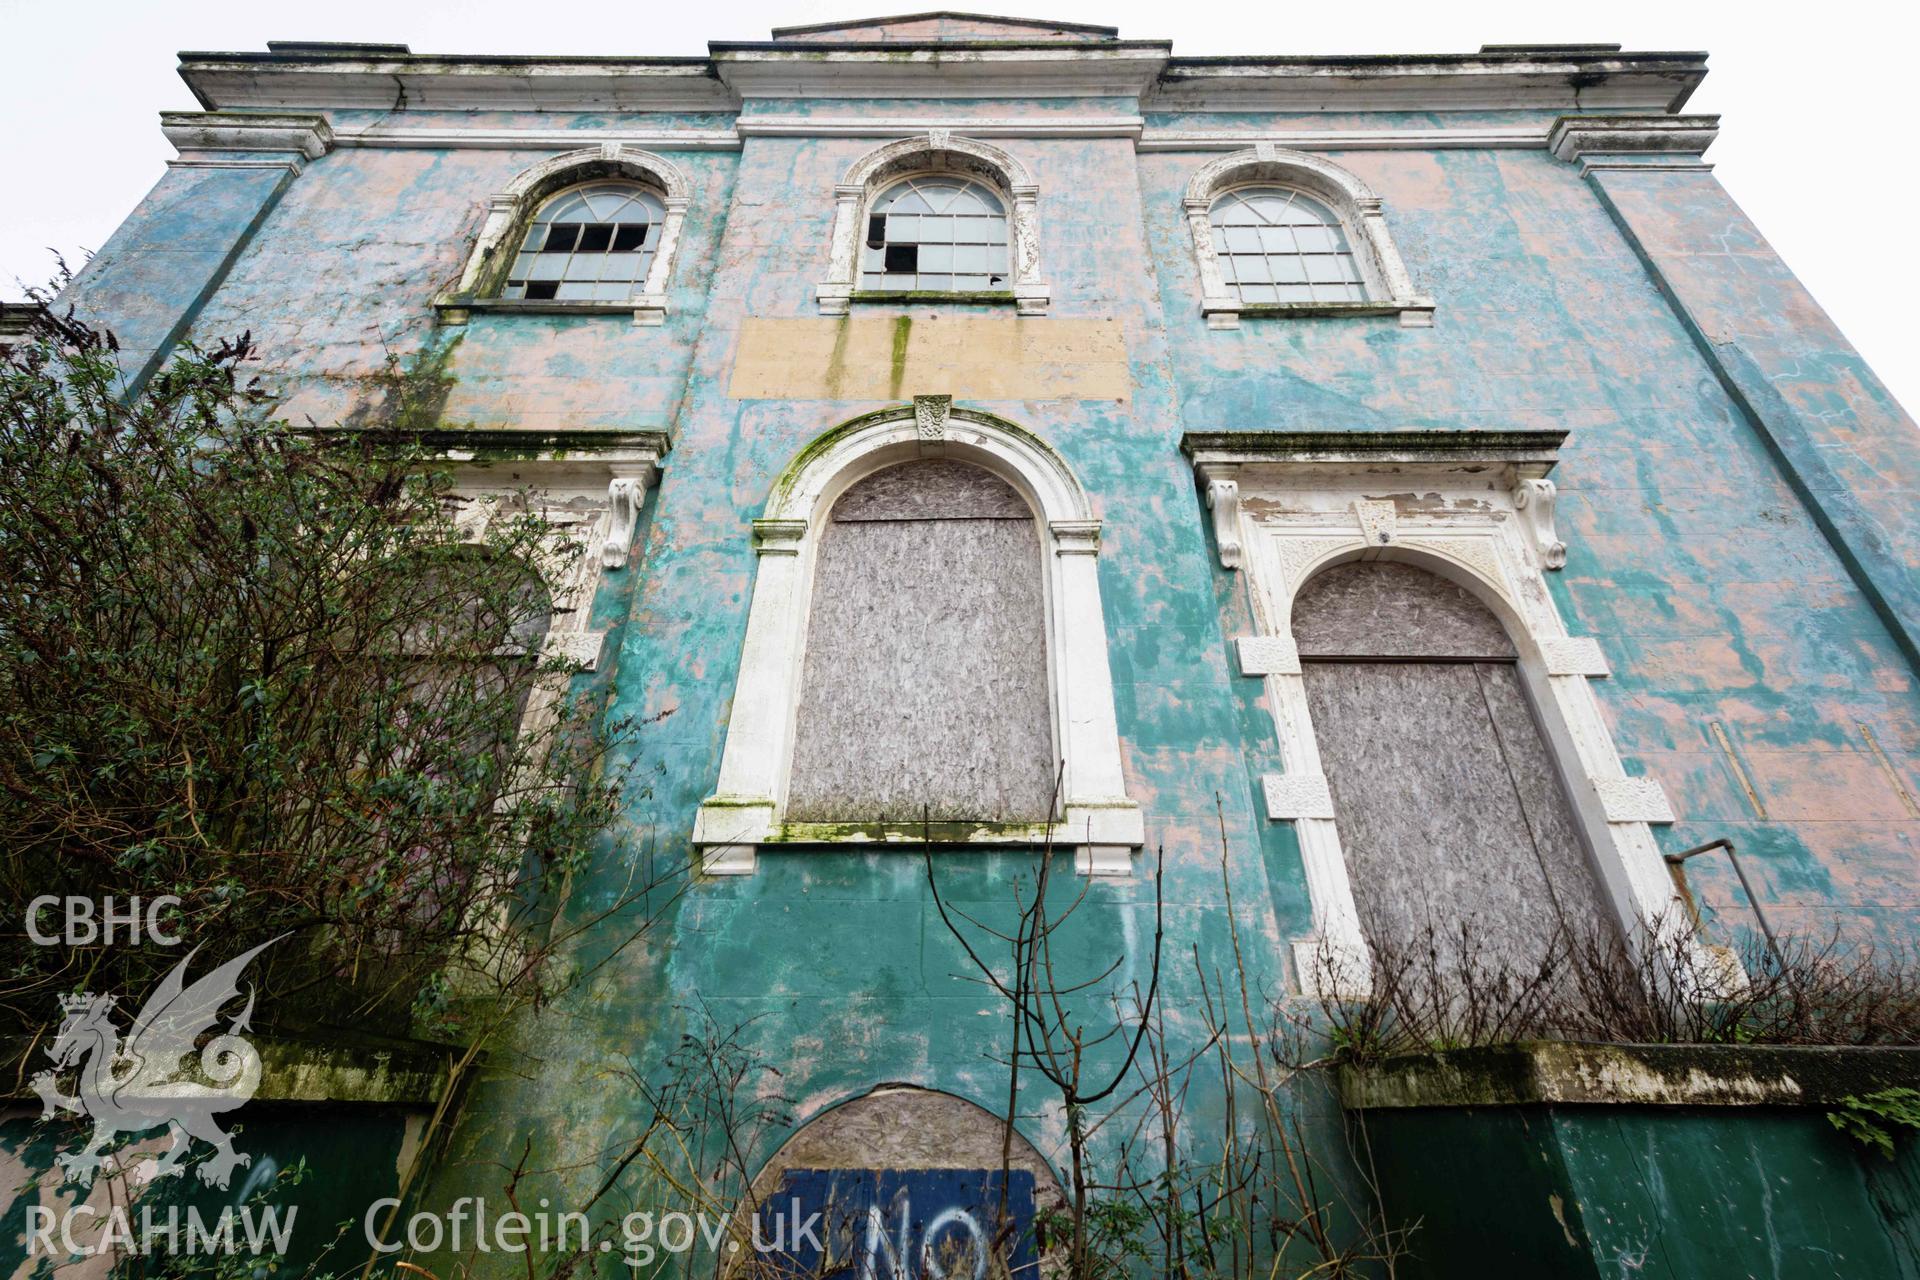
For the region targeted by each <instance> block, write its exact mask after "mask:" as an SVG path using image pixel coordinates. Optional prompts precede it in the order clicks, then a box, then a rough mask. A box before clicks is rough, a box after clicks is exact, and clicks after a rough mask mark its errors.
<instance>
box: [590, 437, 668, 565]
mask: <svg viewBox="0 0 1920 1280" xmlns="http://www.w3.org/2000/svg"><path fill="white" fill-rule="evenodd" d="M659 479H660V467H659V464H658V462H657V461H648V462H645V463H644V464H642V465H640V466H638V467H623V468H621V469H620V470H619V471H618V472H617V473H616V474H615V475H614V477H613V479H611V480H609V481H608V482H607V541H606V543H605V545H604V546H602V547H601V548H600V563H601V565H602V566H603V567H605V568H608V569H619V568H623V567H625V565H626V563H627V553H628V552H630V551H631V550H632V549H633V537H634V532H635V531H636V530H637V529H638V528H639V527H640V507H641V504H643V503H644V502H646V500H647V490H648V489H650V488H652V487H653V486H654V484H656V483H657V482H658V481H659Z"/></svg>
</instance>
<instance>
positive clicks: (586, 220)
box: [500, 181, 667, 302]
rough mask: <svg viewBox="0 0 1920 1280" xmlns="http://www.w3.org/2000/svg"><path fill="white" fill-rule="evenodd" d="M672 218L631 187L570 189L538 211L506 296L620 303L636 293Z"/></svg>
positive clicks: (592, 184)
mask: <svg viewBox="0 0 1920 1280" xmlns="http://www.w3.org/2000/svg"><path fill="white" fill-rule="evenodd" d="M666 214H667V210H666V206H665V205H664V204H662V203H661V201H660V198H659V197H658V196H656V195H655V194H654V193H653V192H651V191H649V190H647V189H646V188H645V187H642V186H640V185H638V184H637V183H632V182H612V181H598V182H588V183H583V184H581V185H580V186H577V187H570V188H568V189H567V190H565V191H562V192H559V193H558V194H557V195H554V196H553V197H551V198H550V199H548V200H547V202H546V203H545V204H543V205H541V206H540V209H539V211H538V212H536V213H535V214H534V216H533V220H532V221H531V222H530V223H529V224H528V226H527V232H526V235H525V236H524V237H523V238H522V240H521V250H520V254H519V256H518V257H517V258H516V259H515V260H514V264H513V267H512V269H511V271H510V272H509V274H508V277H507V281H506V284H505V285H504V286H503V287H502V289H501V291H500V296H501V297H503V298H525V299H528V300H530V301H546V300H560V301H573V302H591V301H603V302H618V301H621V300H623V299H625V298H627V297H630V296H632V295H633V294H634V293H636V292H638V291H639V289H640V286H641V284H642V283H643V282H644V281H645V280H646V277H647V272H648V270H649V269H651V267H652V265H653V255H654V250H655V249H656V248H657V247H658V245H659V241H660V235H659V228H660V224H661V222H662V221H664V220H665V218H666Z"/></svg>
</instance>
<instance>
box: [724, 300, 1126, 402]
mask: <svg viewBox="0 0 1920 1280" xmlns="http://www.w3.org/2000/svg"><path fill="white" fill-rule="evenodd" d="M1128 391H1129V379H1128V374H1127V342H1126V337H1125V335H1124V334H1123V333H1122V332H1121V328H1120V322H1119V321H1118V320H1055V319H1049V318H1041V317H1035V318H1031V319H1029V318H1026V317H1021V316H941V315H917V316H844V317H827V316H822V317H805V318H800V319H772V318H767V319H757V320H747V321H746V322H744V323H743V324H742V325H741V327H740V346H739V351H738V354H737V355H736V356H735V358H734V363H733V381H732V382H731V383H730V384H729V387H728V394H729V395H731V396H732V397H733V398H734V399H736V400H904V399H906V398H907V397H909V396H916V395H950V396H958V397H960V398H962V399H966V400H1126V399H1127V398H1128Z"/></svg>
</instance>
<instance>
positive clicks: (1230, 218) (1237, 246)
mask: <svg viewBox="0 0 1920 1280" xmlns="http://www.w3.org/2000/svg"><path fill="white" fill-rule="evenodd" d="M1207 220H1208V222H1209V223H1211V224H1212V226H1213V247H1214V252H1215V254H1217V255H1218V256H1219V259H1220V275H1221V278H1222V279H1223V280H1224V281H1225V282H1226V284H1227V286H1228V287H1229V288H1231V289H1232V290H1233V291H1234V292H1235V293H1237V294H1238V295H1239V297H1240V301H1242V302H1365V301H1366V299H1367V286H1366V280H1365V278H1364V277H1363V276H1361V274H1360V266H1359V264H1358V263H1356V262H1355V261H1354V259H1353V249H1352V248H1351V247H1350V246H1349V245H1348V243H1347V233H1346V229H1345V228H1344V227H1342V226H1341V225H1340V219H1339V217H1338V216H1337V215H1336V214H1335V213H1334V212H1333V210H1331V209H1329V208H1327V206H1326V205H1324V204H1322V203H1321V202H1320V201H1318V200H1315V199H1314V198H1313V197H1312V196H1310V195H1307V194H1306V193H1305V192H1303V191H1295V190H1293V189H1291V188H1288V187H1242V188H1239V189H1237V190H1234V191H1229V192H1227V193H1226V194H1224V195H1222V196H1221V197H1220V198H1219V199H1217V200H1215V201H1214V202H1213V209H1212V211H1211V213H1209V214H1208V218H1207Z"/></svg>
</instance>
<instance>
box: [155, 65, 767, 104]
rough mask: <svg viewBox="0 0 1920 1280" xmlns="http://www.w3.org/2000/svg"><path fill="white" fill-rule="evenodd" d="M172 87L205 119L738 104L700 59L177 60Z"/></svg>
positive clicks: (709, 66) (709, 67)
mask: <svg viewBox="0 0 1920 1280" xmlns="http://www.w3.org/2000/svg"><path fill="white" fill-rule="evenodd" d="M180 78H181V79H182V80H185V81H186V82H187V87H188V88H189V89H191V90H192V91H193V94H194V96H195V97H197V98H198V99H199V100H200V103H201V105H202V106H205V107H207V108H208V109H209V110H218V109H223V108H230V107H253V108H291V107H309V108H311V107H336V108H341V109H348V108H375V109H379V110H399V109H404V108H413V109H416V110H449V111H513V110H520V111H728V110H733V109H736V108H738V106H739V105H740V104H739V101H738V100H737V99H736V98H735V97H734V95H733V93H732V92H731V91H730V90H729V89H728V88H727V86H726V85H725V84H723V83H721V81H720V79H719V78H718V77H717V76H716V75H715V74H714V71H713V66H712V64H711V63H710V62H709V61H708V60H707V59H705V58H521V57H459V56H452V55H433V54H414V53H407V54H403V53H390V54H362V53H357V52H351V51H347V52H325V51H323V52H315V53H287V52H279V53H183V54H181V55H180Z"/></svg>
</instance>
